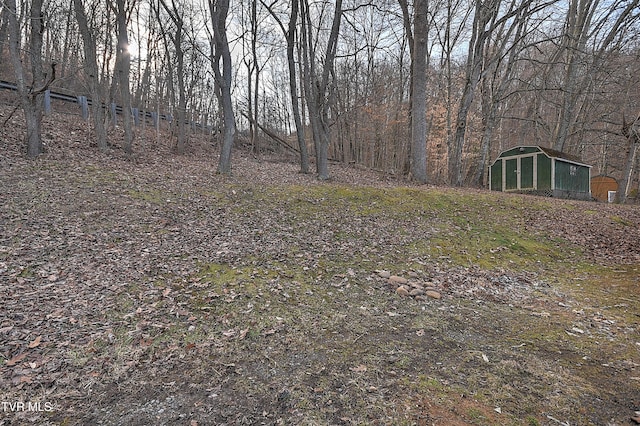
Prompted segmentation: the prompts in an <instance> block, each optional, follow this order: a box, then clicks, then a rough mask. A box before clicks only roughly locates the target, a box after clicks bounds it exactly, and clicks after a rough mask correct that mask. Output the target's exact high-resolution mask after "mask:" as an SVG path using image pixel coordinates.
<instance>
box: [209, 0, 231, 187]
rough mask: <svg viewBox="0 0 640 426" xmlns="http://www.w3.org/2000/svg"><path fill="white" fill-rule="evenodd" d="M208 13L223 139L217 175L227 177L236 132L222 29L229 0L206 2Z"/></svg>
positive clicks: (224, 27) (225, 39)
mask: <svg viewBox="0 0 640 426" xmlns="http://www.w3.org/2000/svg"><path fill="white" fill-rule="evenodd" d="M209 10H210V12H211V27H212V30H213V40H212V42H211V50H212V55H211V58H212V63H211V65H212V67H213V73H214V76H215V82H216V85H217V86H218V89H219V94H220V95H219V99H220V103H221V105H222V114H223V140H222V150H221V151H220V160H219V162H218V173H221V174H226V175H228V174H231V148H232V147H233V141H234V137H235V132H236V125H235V117H234V113H233V99H232V98H231V72H232V69H231V52H230V50H229V41H228V40H227V27H226V21H227V14H228V13H229V0H209ZM220 61H222V63H220ZM221 66H222V68H221Z"/></svg>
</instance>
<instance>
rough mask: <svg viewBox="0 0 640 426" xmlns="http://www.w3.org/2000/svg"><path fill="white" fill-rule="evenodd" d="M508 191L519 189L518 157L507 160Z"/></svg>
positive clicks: (506, 187) (506, 188)
mask: <svg viewBox="0 0 640 426" xmlns="http://www.w3.org/2000/svg"><path fill="white" fill-rule="evenodd" d="M504 189H505V190H506V191H509V190H511V189H518V159H517V158H511V159H507V160H505V188H504Z"/></svg>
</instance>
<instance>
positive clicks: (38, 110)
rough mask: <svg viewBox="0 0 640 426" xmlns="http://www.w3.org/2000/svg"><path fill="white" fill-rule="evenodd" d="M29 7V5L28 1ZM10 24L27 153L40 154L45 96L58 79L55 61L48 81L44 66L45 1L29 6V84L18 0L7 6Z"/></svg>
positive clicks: (33, 2) (34, 1)
mask: <svg viewBox="0 0 640 426" xmlns="http://www.w3.org/2000/svg"><path fill="white" fill-rule="evenodd" d="M25 6H27V7H28V5H27V4H25ZM4 12H5V13H4V14H5V18H6V19H7V20H8V25H9V51H10V54H11V62H12V63H13V69H14V73H15V78H16V86H17V88H18V94H19V96H20V101H21V103H22V109H23V111H24V116H25V121H26V125H27V138H26V141H27V156H29V157H32V158H33V157H37V156H38V155H40V154H42V153H43V152H44V147H43V145H42V135H41V132H42V109H43V96H44V92H45V91H46V90H47V88H48V87H49V85H50V84H51V82H53V80H54V79H55V64H54V63H52V64H51V73H50V74H49V75H48V76H47V79H46V80H45V74H44V71H43V66H42V37H43V34H44V28H45V26H44V14H43V12H42V0H32V2H31V5H30V8H29V19H28V22H29V25H28V28H30V30H31V31H30V37H29V40H30V42H29V50H30V55H29V62H30V63H31V77H32V79H33V81H32V83H31V84H30V85H29V84H28V83H27V78H28V76H27V71H26V70H25V68H24V66H23V64H22V55H21V52H22V49H21V33H20V25H19V22H18V13H17V10H16V2H15V0H8V1H7V2H6V6H5V9H4Z"/></svg>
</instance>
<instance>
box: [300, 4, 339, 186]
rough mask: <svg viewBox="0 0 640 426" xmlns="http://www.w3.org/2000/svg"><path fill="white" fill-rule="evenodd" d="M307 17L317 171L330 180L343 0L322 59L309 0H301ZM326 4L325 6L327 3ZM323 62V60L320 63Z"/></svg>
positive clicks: (306, 63)
mask: <svg viewBox="0 0 640 426" xmlns="http://www.w3.org/2000/svg"><path fill="white" fill-rule="evenodd" d="M301 2H302V3H301V5H302V10H301V12H302V16H303V25H302V28H303V30H302V31H303V34H302V50H303V68H304V86H305V93H306V97H307V109H308V110H309V121H310V122H311V129H312V131H313V141H314V145H315V151H316V172H317V175H318V179H319V180H327V179H329V158H328V155H329V144H330V142H331V129H330V123H329V109H330V103H331V99H330V97H331V93H330V92H331V87H330V86H331V84H332V81H331V77H332V71H333V66H334V61H335V58H336V50H337V47H338V35H339V32H340V22H341V19H342V0H336V3H335V6H334V11H333V19H332V21H331V29H330V31H329V36H328V39H327V45H326V48H325V50H324V58H323V59H320V58H318V54H319V52H318V51H317V49H316V48H317V45H318V39H317V37H314V34H313V29H312V24H311V19H312V18H311V13H310V10H309V1H308V0H301ZM323 7H324V6H323ZM319 62H320V63H319Z"/></svg>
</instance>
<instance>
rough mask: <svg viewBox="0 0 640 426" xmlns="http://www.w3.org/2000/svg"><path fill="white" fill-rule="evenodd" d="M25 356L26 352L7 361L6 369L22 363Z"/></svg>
mask: <svg viewBox="0 0 640 426" xmlns="http://www.w3.org/2000/svg"><path fill="white" fill-rule="evenodd" d="M26 356H27V353H26V352H23V353H21V354H20V355H16V356H14V357H13V358H11V359H10V360H9V361H7V366H8V367H13V366H14V365H16V364H18V363H19V362H20V361H22V360H23V359H25V358H26Z"/></svg>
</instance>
